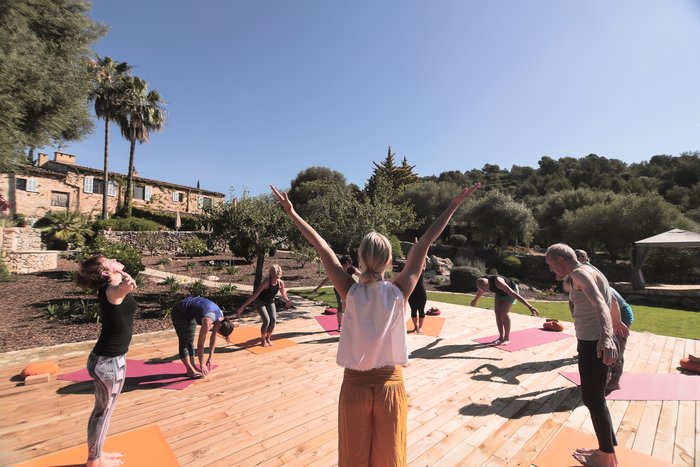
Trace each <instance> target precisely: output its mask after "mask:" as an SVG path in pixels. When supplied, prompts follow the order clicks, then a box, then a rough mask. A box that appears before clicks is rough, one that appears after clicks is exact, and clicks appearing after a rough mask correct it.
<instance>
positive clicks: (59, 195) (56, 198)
mask: <svg viewBox="0 0 700 467" xmlns="http://www.w3.org/2000/svg"><path fill="white" fill-rule="evenodd" d="M68 199H69V195H68V193H63V192H61V191H52V192H51V206H57V207H59V208H67V207H68Z"/></svg>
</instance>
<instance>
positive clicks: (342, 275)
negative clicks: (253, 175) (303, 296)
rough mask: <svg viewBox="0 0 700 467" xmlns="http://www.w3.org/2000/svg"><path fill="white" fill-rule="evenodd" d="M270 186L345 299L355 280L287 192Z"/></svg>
mask: <svg viewBox="0 0 700 467" xmlns="http://www.w3.org/2000/svg"><path fill="white" fill-rule="evenodd" d="M270 188H271V189H272V192H273V193H274V194H275V197H276V198H277V201H279V202H280V204H281V205H282V208H283V209H284V212H286V213H287V215H288V216H289V218H290V219H291V220H292V222H293V223H294V225H295V226H296V228H297V229H298V230H299V232H301V234H302V235H303V236H304V237H305V238H306V239H307V240H308V241H309V243H311V246H313V247H314V249H315V250H316V252H317V253H318V254H319V256H320V257H321V262H322V263H323V267H324V268H325V269H326V273H327V274H328V277H330V279H331V282H332V283H333V286H334V287H335V289H336V290H337V291H338V293H339V294H340V297H341V298H342V299H343V300H345V296H346V295H347V293H348V290H350V287H352V285H353V284H354V283H355V281H353V280H352V277H350V276H349V275H348V274H347V273H346V272H345V270H343V267H342V266H341V265H340V261H338V258H336V256H335V253H333V250H331V247H330V246H329V245H328V243H327V242H326V241H325V240H324V239H323V237H321V236H320V235H319V234H318V232H316V231H315V230H314V228H313V227H311V226H310V225H309V224H308V223H307V222H306V221H305V220H304V219H302V218H301V216H299V214H298V213H297V212H296V211H295V210H294V206H292V202H291V201H289V197H288V196H287V193H280V192H279V191H278V190H277V188H275V187H274V186H270Z"/></svg>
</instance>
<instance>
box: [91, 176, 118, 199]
mask: <svg viewBox="0 0 700 467" xmlns="http://www.w3.org/2000/svg"><path fill="white" fill-rule="evenodd" d="M102 190H104V182H103V180H102V179H101V178H95V177H93V176H87V177H85V178H84V179H83V191H84V192H85V193H96V194H100V195H101V194H102V193H103V191H102ZM116 194H117V184H116V183H115V182H114V181H112V180H110V181H109V185H108V186H107V196H116Z"/></svg>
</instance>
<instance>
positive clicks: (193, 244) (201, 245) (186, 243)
mask: <svg viewBox="0 0 700 467" xmlns="http://www.w3.org/2000/svg"><path fill="white" fill-rule="evenodd" d="M180 250H181V251H182V252H183V253H184V254H185V255H187V256H189V257H190V258H192V257H194V256H202V255H203V254H205V253H206V252H207V244H206V242H205V241H204V240H202V239H201V238H199V237H190V238H187V239H185V240H183V241H182V242H180Z"/></svg>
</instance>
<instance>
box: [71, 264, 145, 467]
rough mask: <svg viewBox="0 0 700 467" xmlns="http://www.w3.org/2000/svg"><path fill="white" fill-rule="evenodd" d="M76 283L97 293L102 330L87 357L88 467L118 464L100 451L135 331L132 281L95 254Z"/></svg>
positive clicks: (113, 455)
mask: <svg viewBox="0 0 700 467" xmlns="http://www.w3.org/2000/svg"><path fill="white" fill-rule="evenodd" d="M75 281H76V283H77V284H78V285H79V286H80V287H83V288H86V289H92V290H97V291H98V292H97V296H98V300H99V303H100V318H101V319H100V321H101V322H102V329H101V330H100V337H99V338H98V339H97V343H96V344H95V347H94V348H93V349H92V352H90V356H89V357H88V362H87V369H88V373H89V374H90V376H92V378H93V380H94V381H95V408H94V409H93V411H92V414H90V418H89V420H88V429H87V444H88V459H87V466H88V467H92V466H97V465H109V464H114V465H118V464H120V463H121V462H120V457H121V454H119V453H106V452H102V446H103V445H104V441H105V438H106V437H107V427H108V426H109V420H110V418H111V417H112V412H113V411H114V407H115V405H116V403H117V397H118V396H119V394H120V393H121V390H122V388H123V387H124V381H125V380H126V352H127V351H128V350H129V344H130V343H131V336H132V333H133V330H134V315H135V313H136V309H137V308H138V305H137V303H136V300H134V297H133V296H132V295H131V294H130V292H131V291H132V290H134V289H135V288H136V283H135V282H134V279H132V278H131V276H130V275H129V274H127V273H126V272H125V271H124V265H123V264H121V263H120V262H119V261H117V260H116V259H108V258H105V257H104V256H102V255H96V256H93V257H91V258H88V259H87V260H85V261H84V262H83V263H82V264H81V265H80V269H79V270H78V272H77V275H76V279H75Z"/></svg>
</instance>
